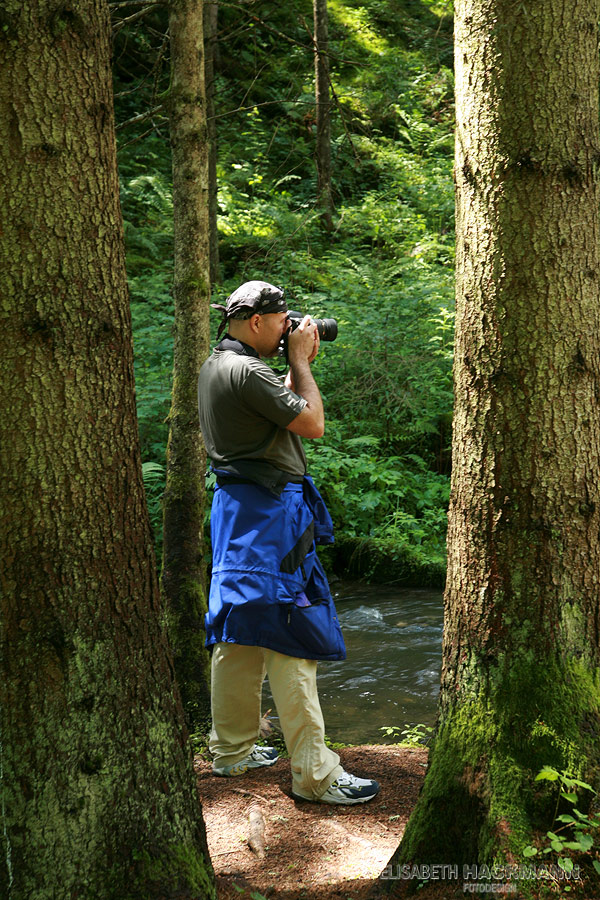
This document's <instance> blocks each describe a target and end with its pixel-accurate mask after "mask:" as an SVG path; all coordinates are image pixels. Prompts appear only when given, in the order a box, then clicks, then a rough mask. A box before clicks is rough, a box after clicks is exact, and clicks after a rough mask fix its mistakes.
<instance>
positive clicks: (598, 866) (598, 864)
mask: <svg viewBox="0 0 600 900" xmlns="http://www.w3.org/2000/svg"><path fill="white" fill-rule="evenodd" d="M592 865H593V867H594V869H595V870H596V872H597V873H598V875H600V862H598V860H597V859H593V860H592Z"/></svg>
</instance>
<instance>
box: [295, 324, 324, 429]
mask: <svg viewBox="0 0 600 900" xmlns="http://www.w3.org/2000/svg"><path fill="white" fill-rule="evenodd" d="M318 350H319V334H318V332H317V326H316V325H314V324H312V323H311V321H310V316H305V318H304V319H303V320H302V322H301V323H300V325H299V326H298V328H297V329H296V330H295V331H293V332H292V333H291V334H290V336H289V338H288V356H289V360H290V371H289V373H288V377H287V378H286V384H287V385H288V387H290V388H291V389H292V390H293V391H294V392H295V393H296V394H299V395H300V396H301V397H303V398H304V399H305V400H306V406H305V407H304V409H303V410H302V412H301V413H299V414H298V415H297V416H296V418H295V419H293V420H292V421H291V422H290V424H289V425H288V426H287V427H288V431H293V432H294V434H299V435H300V437H305V438H320V437H323V434H324V433H325V414H324V412H323V401H322V400H321V393H320V391H319V388H318V387H317V383H316V381H315V379H314V378H313V374H312V372H311V368H310V364H311V362H312V361H313V359H314V358H315V356H316V355H317V353H318Z"/></svg>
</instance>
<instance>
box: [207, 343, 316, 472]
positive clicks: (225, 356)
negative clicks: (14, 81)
mask: <svg viewBox="0 0 600 900" xmlns="http://www.w3.org/2000/svg"><path fill="white" fill-rule="evenodd" d="M305 406H306V400H304V399H303V398H302V397H299V396H298V395H297V394H295V393H294V392H293V391H290V390H289V389H288V388H287V387H286V386H285V384H284V383H283V378H282V377H281V376H278V375H276V374H275V373H274V372H273V370H272V369H270V368H269V366H267V365H266V363H264V362H262V360H260V359H259V358H258V357H253V356H248V355H245V354H241V353H236V352H234V351H232V350H214V351H213V353H212V355H211V356H209V358H208V359H207V360H206V362H205V363H204V365H203V366H202V368H201V370H200V377H199V379H198V408H199V413H200V427H201V429H202V435H203V437H204V443H205V444H206V450H207V453H208V456H209V457H210V459H211V460H212V463H213V465H214V466H215V467H217V468H218V467H219V466H220V465H227V464H230V463H233V462H235V461H236V460H240V459H262V460H266V461H267V462H269V463H271V465H274V466H276V467H277V468H278V469H282V470H283V471H284V472H289V473H290V474H292V475H296V476H303V475H304V474H305V472H306V456H305V454H304V449H303V447H302V441H301V439H300V437H299V436H298V435H297V434H294V433H293V432H291V431H288V430H287V426H288V425H289V424H290V422H292V421H293V420H294V419H295V418H296V416H297V415H299V413H301V412H302V410H303V409H304V407H305Z"/></svg>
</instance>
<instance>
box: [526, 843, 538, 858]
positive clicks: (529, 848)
mask: <svg viewBox="0 0 600 900" xmlns="http://www.w3.org/2000/svg"><path fill="white" fill-rule="evenodd" d="M537 852H538V851H537V847H532V846H531V845H529V846H527V847H525V848H524V849H523V856H525V857H526V858H528V857H530V856H536V855H537Z"/></svg>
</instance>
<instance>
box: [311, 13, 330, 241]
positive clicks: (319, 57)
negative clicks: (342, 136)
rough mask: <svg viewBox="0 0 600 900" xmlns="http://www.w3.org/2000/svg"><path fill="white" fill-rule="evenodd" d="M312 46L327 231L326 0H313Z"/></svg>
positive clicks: (319, 185) (319, 193)
mask: <svg viewBox="0 0 600 900" xmlns="http://www.w3.org/2000/svg"><path fill="white" fill-rule="evenodd" d="M313 18H314V28H315V36H314V47H315V104H316V119H317V146H316V151H315V157H316V163H317V203H318V204H319V206H320V207H321V209H322V222H323V227H324V228H325V230H326V231H331V230H332V229H333V199H332V195H331V96H330V91H329V58H328V55H327V54H328V50H329V29H328V22H327V0H313Z"/></svg>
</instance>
